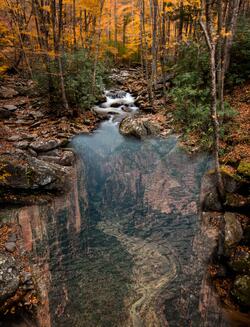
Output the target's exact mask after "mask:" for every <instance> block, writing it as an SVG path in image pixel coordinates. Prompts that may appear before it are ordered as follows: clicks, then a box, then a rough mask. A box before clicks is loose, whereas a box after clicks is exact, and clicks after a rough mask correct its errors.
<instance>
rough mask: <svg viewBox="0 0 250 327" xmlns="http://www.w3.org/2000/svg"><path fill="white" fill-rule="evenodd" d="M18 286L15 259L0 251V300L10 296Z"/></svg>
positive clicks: (17, 271)
mask: <svg viewBox="0 0 250 327" xmlns="http://www.w3.org/2000/svg"><path fill="white" fill-rule="evenodd" d="M18 286H19V270H18V266H17V263H16V261H15V259H14V258H13V257H12V256H11V255H8V254H5V253H0V302H3V301H5V300H6V299H8V298H9V297H11V296H12V295H13V294H14V293H15V292H16V290H17V288H18Z"/></svg>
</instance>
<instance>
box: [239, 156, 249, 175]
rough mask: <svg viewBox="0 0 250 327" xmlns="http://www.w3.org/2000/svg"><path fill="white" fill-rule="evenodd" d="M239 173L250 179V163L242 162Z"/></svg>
mask: <svg viewBox="0 0 250 327" xmlns="http://www.w3.org/2000/svg"><path fill="white" fill-rule="evenodd" d="M237 172H238V173H239V174H240V175H242V176H244V177H246V178H250V162H249V161H245V160H241V162H240V164H239V166H238V168H237Z"/></svg>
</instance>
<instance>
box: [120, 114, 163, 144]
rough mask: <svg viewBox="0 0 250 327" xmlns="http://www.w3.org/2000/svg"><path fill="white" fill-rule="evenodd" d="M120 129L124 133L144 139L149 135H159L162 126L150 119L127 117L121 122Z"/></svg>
mask: <svg viewBox="0 0 250 327" xmlns="http://www.w3.org/2000/svg"><path fill="white" fill-rule="evenodd" d="M119 130H120V133H121V134H122V135H125V136H135V137H137V138H139V139H142V138H145V137H147V136H149V135H157V134H158V133H159V131H160V127H159V126H158V125H156V124H154V123H152V122H150V121H148V120H143V119H141V118H135V117H126V118H124V119H123V120H122V122H121V123H120V127H119Z"/></svg>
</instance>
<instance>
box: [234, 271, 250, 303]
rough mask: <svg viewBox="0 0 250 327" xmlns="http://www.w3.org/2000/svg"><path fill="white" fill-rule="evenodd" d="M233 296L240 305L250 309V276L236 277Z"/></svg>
mask: <svg viewBox="0 0 250 327" xmlns="http://www.w3.org/2000/svg"><path fill="white" fill-rule="evenodd" d="M232 294H233V296H234V297H235V298H236V299H237V300H238V302H239V303H240V304H242V305H244V306H247V307H250V276H247V275H243V276H238V277H236V279H235V281H234V285H233V289H232Z"/></svg>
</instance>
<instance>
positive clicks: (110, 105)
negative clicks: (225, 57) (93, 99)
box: [92, 90, 139, 122]
mask: <svg viewBox="0 0 250 327" xmlns="http://www.w3.org/2000/svg"><path fill="white" fill-rule="evenodd" d="M105 96H106V101H105V102H103V103H101V104H100V105H98V106H94V107H93V108H92V110H93V111H94V112H96V113H98V114H107V115H108V116H109V117H110V121H112V122H117V118H118V117H117V116H119V117H120V119H121V118H124V117H126V116H128V115H133V114H135V113H136V112H137V111H138V109H139V108H138V107H137V106H136V105H135V98H134V97H133V96H132V95H131V94H130V93H128V92H125V91H121V90H111V91H105ZM120 119H119V120H120Z"/></svg>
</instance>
